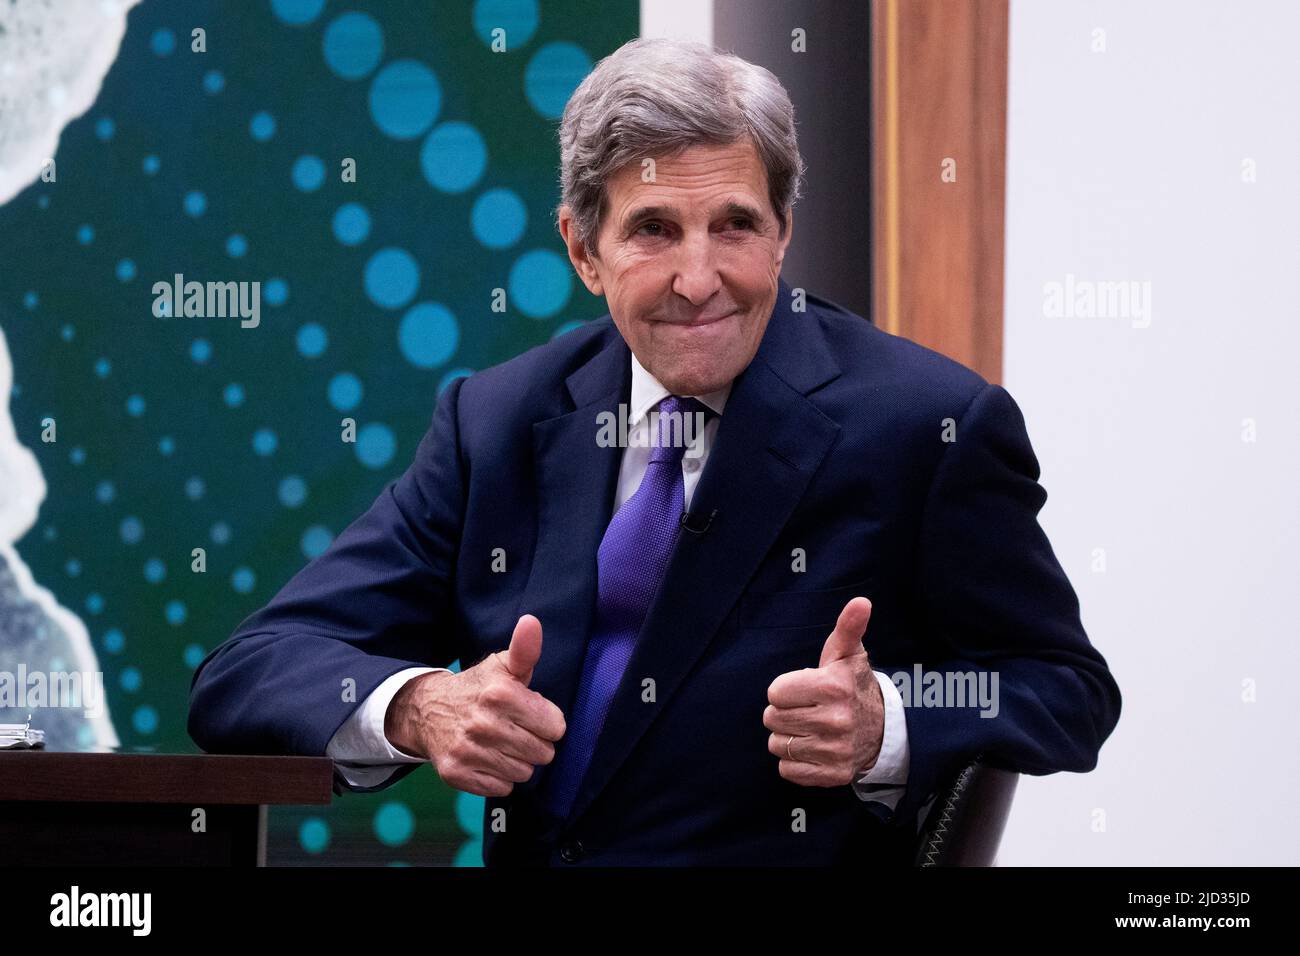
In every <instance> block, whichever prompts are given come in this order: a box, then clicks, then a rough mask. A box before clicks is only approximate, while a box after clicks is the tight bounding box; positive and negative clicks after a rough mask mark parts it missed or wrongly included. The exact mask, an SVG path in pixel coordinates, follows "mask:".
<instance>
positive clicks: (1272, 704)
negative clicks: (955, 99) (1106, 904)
mask: <svg viewBox="0 0 1300 956" xmlns="http://www.w3.org/2000/svg"><path fill="white" fill-rule="evenodd" d="M1094 28H1101V29H1103V30H1104V31H1105V44H1106V49H1105V52H1092V51H1091V49H1090V48H1091V45H1092V44H1093V43H1094V35H1093V30H1094ZM1298 36H1300V4H1297V3H1293V2H1290V0H1276V2H1264V0H1253V2H1242V3H1225V2H1205V0H1202V2H1188V0H1158V2H1156V0H1144V2H1142V3H1132V2H1099V0H1089V2H1081V0H1051V2H1042V0H1011V48H1010V109H1009V143H1008V163H1007V181H1008V189H1007V266H1006V333H1005V334H1006V342H1005V345H1006V366H1005V369H1006V385H1007V388H1008V389H1009V390H1010V391H1011V394H1012V395H1013V396H1014V397H1015V398H1016V400H1017V401H1018V402H1019V404H1020V406H1021V407H1022V408H1023V409H1024V412H1025V415H1026V418H1027V419H1028V423H1029V434H1030V437H1031V439H1032V440H1033V442H1034V447H1035V450H1036V451H1037V453H1038V457H1039V460H1040V463H1041V464H1042V468H1043V477H1042V482H1043V484H1044V486H1045V487H1046V488H1047V490H1048V493H1049V496H1050V497H1049V500H1048V504H1047V506H1046V508H1045V509H1044V511H1043V513H1042V519H1041V520H1042V522H1043V524H1044V527H1045V528H1046V529H1047V532H1048V534H1049V535H1050V537H1051V539H1052V542H1053V544H1054V546H1055V548H1056V551H1057V554H1058V556H1059V557H1060V559H1061V562H1062V564H1063V565H1064V566H1065V569H1066V571H1067V572H1068V573H1069V575H1070V578H1071V580H1072V581H1073V582H1074V584H1075V586H1076V589H1077V590H1078V592H1079V596H1080V600H1081V603H1082V607H1083V619H1084V625H1085V627H1086V628H1087V630H1088V633H1089V635H1090V636H1091V638H1092V641H1093V643H1094V644H1095V645H1096V646H1097V647H1098V648H1099V649H1100V650H1101V651H1102V653H1103V654H1105V655H1106V658H1107V660H1108V661H1109V663H1110V665H1111V668H1112V671H1113V672H1114V673H1115V675H1116V678H1117V680H1118V681H1119V683H1120V687H1121V689H1122V691H1123V694H1124V707H1123V714H1122V716H1121V718H1120V723H1119V727H1118V729H1117V730H1116V732H1115V734H1114V735H1113V736H1112V737H1111V739H1110V740H1109V742H1108V743H1107V744H1106V745H1105V746H1104V747H1103V749H1102V755H1101V762H1100V765H1099V767H1098V769H1097V770H1096V771H1094V772H1093V773H1091V774H1088V775H1075V774H1057V775H1053V776H1050V777H1045V778H1022V782H1021V788H1020V791H1019V794H1018V797H1017V802H1016V806H1015V808H1014V811H1013V814H1012V820H1011V823H1010V825H1009V827H1008V831H1007V834H1006V837H1005V839H1004V840H1003V844H1002V852H1001V855H1000V863H1002V864H1003V865H1009V864H1010V865H1014V864H1121V865H1130V864H1283V863H1286V864H1295V863H1297V862H1300V814H1297V812H1296V796H1295V795H1296V790H1295V787H1296V785H1297V784H1300V773H1298V772H1297V769H1298V768H1297V764H1298V760H1297V753H1298V752H1300V746H1298V745H1297V739H1296V738H1297V732H1300V689H1298V688H1297V687H1296V686H1295V685H1293V684H1292V681H1294V680H1296V679H1297V673H1298V672H1300V667H1297V665H1298V664H1300V628H1298V627H1297V624H1296V621H1297V611H1298V610H1300V600H1297V598H1298V596H1300V542H1298V540H1297V539H1298V538H1300V521H1297V504H1296V495H1297V491H1298V490H1300V399H1298V398H1297V395H1298V394H1300V388H1298V387H1297V378H1298V377H1300V376H1298V375H1297V370H1296V356H1297V354H1300V308H1298V307H1297V294H1296V282H1297V280H1298V279H1300V233H1298V230H1300V186H1298V185H1297V176H1300V171H1298V169H1297V165H1298V164H1300V133H1298V132H1297V128H1298V126H1300V121H1298V117H1300V102H1298V101H1300V55H1298V54H1297V52H1296V42H1297V41H1296V38H1297V37H1298ZM1247 159H1249V160H1253V161H1254V163H1255V166H1256V170H1257V173H1256V174H1257V181H1256V182H1253V183H1250V182H1243V161H1244V160H1247ZM1067 274H1069V275H1073V276H1074V277H1075V280H1076V281H1077V280H1093V281H1095V280H1130V281H1136V282H1145V281H1149V282H1150V289H1151V301H1150V305H1151V308H1150V313H1149V324H1147V318H1144V317H1142V316H1140V315H1137V316H1134V315H1131V314H1130V315H1129V316H1128V317H1123V316H1120V317H1104V316H1099V317H1092V318H1086V317H1081V316H1075V317H1069V318H1067V317H1057V318H1053V317H1050V316H1049V315H1048V314H1046V310H1045V308H1044V303H1045V294H1044V287H1045V284H1047V283H1050V282H1053V281H1058V282H1062V283H1064V282H1065V278H1066V276H1067ZM1144 326H1145V327H1144ZM1246 419H1250V420H1252V421H1253V422H1254V427H1255V429H1256V440H1255V441H1253V442H1250V441H1244V440H1243V428H1245V427H1249V426H1248V425H1246V426H1244V425H1243V421H1244V420H1246ZM1098 548H1100V549H1104V551H1105V570H1104V571H1100V572H1099V571H1096V570H1094V569H1093V567H1092V564H1093V560H1094V557H1093V552H1094V549H1098ZM1247 680H1250V681H1254V682H1255V686H1256V688H1257V700H1256V701H1255V702H1253V703H1249V702H1244V701H1243V699H1242V696H1243V681H1247ZM1099 810H1100V811H1104V814H1105V830H1104V832H1094V819H1095V816H1094V814H1095V813H1096V812H1097V811H1099Z"/></svg>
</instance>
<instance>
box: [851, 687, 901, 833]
mask: <svg viewBox="0 0 1300 956" xmlns="http://www.w3.org/2000/svg"><path fill="white" fill-rule="evenodd" d="M872 673H873V674H875V675H876V681H877V683H879V684H880V695H881V697H883V698H884V701H885V727H884V735H883V737H882V739H881V742H880V755H879V756H878V757H877V758H876V762H875V763H874V764H872V766H871V769H870V770H868V771H866V773H864V774H863V775H862V776H860V777H859V778H858V779H857V780H856V781H855V782H854V784H853V792H854V793H856V794H857V795H858V797H859V799H861V800H870V801H874V802H877V803H883V804H885V806H887V807H889V808H890V809H891V810H892V809H894V808H895V807H896V806H897V805H898V801H899V799H900V798H901V797H902V796H903V792H904V790H906V789H907V772H908V769H909V761H910V756H911V751H910V750H909V748H908V745H907V715H906V714H904V713H903V695H902V694H900V693H899V692H898V688H897V687H896V686H895V685H894V682H893V681H892V680H890V679H889V675H888V674H884V673H881V672H880V671H876V670H873V671H872Z"/></svg>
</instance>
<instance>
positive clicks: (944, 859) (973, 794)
mask: <svg viewBox="0 0 1300 956" xmlns="http://www.w3.org/2000/svg"><path fill="white" fill-rule="evenodd" d="M1018 777H1019V774H1017V773H1014V772H1013V771H1010V770H1003V769H1002V768H1000V767H995V766H992V765H991V764H989V763H986V762H985V761H984V759H983V755H981V756H979V757H976V758H975V759H974V760H972V761H971V762H970V763H969V764H967V765H966V766H965V767H963V768H962V769H961V772H960V773H958V774H957V777H956V779H954V780H953V782H952V783H951V784H950V785H949V786H948V787H946V788H944V789H942V790H940V791H939V793H938V795H937V796H936V797H935V799H934V801H933V803H932V804H931V806H930V810H929V812H928V813H927V814H926V816H925V823H924V824H923V826H922V827H921V831H920V836H919V839H918V842H917V847H916V858H915V860H914V861H913V865H914V866H919V867H925V866H993V865H994V861H995V859H996V857H997V853H998V843H999V842H1000V841H1001V839H1002V831H1003V829H1004V828H1005V827H1006V824H1007V816H1008V815H1009V814H1010V813H1011V799H1012V797H1014V796H1015V792H1016V781H1017V779H1018Z"/></svg>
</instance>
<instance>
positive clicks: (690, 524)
mask: <svg viewBox="0 0 1300 956" xmlns="http://www.w3.org/2000/svg"><path fill="white" fill-rule="evenodd" d="M717 516H718V509H717V508H714V509H713V510H712V511H710V512H709V513H708V515H706V516H701V515H694V514H691V513H690V512H689V511H683V512H682V516H681V518H680V522H681V526H682V527H683V528H685V529H686V530H687V531H689V532H690V533H691V534H704V532H706V531H708V530H709V527H710V526H711V525H712V524H713V519H714V518H716V517H717Z"/></svg>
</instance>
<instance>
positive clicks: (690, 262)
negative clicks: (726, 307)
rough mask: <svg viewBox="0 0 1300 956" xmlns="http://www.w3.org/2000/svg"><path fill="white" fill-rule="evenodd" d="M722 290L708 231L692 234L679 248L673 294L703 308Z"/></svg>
mask: <svg viewBox="0 0 1300 956" xmlns="http://www.w3.org/2000/svg"><path fill="white" fill-rule="evenodd" d="M721 287H722V277H721V276H720V275H719V274H718V265H717V262H716V260H715V250H714V246H713V241H712V238H711V237H710V236H709V234H708V232H707V231H705V232H702V233H701V232H692V233H689V234H688V235H687V236H686V237H685V238H684V239H683V240H682V242H681V244H680V245H679V246H678V247H677V263H676V270H675V275H674V277H673V291H674V292H676V293H677V294H678V295H680V296H681V297H682V298H684V299H688V300H690V302H691V304H692V305H703V304H704V303H705V302H707V301H708V300H709V299H710V298H712V296H713V294H714V293H716V292H717V291H718V289H720V288H721Z"/></svg>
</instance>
